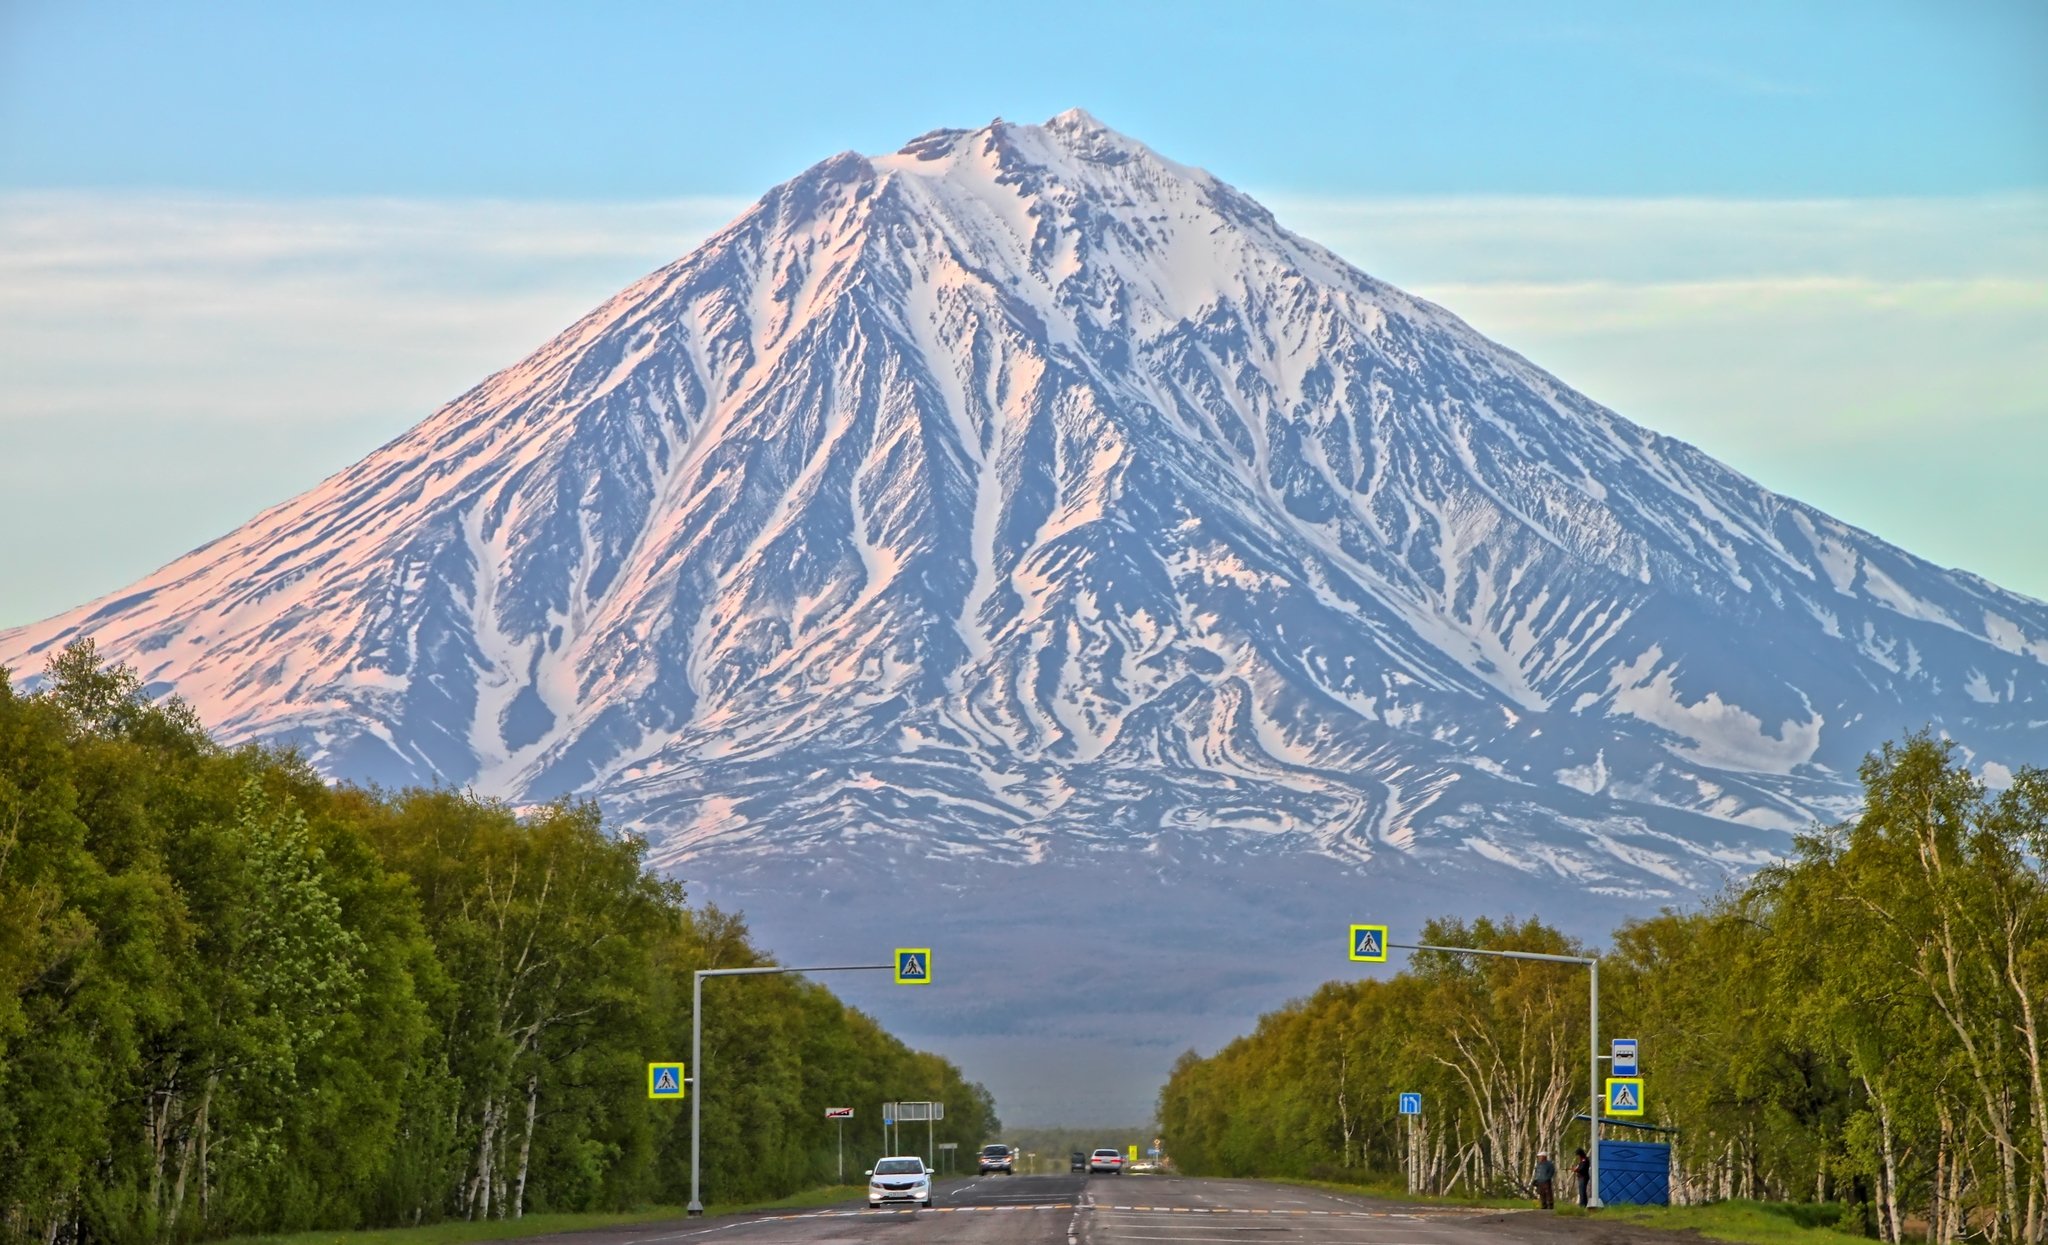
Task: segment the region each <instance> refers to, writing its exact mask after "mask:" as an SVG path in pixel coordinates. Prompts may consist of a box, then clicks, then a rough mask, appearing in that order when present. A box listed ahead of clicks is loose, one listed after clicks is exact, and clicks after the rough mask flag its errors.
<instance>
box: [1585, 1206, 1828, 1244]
mask: <svg viewBox="0 0 2048 1245" xmlns="http://www.w3.org/2000/svg"><path fill="white" fill-rule="evenodd" d="M1573 1209H1574V1210H1577V1209H1578V1208H1577V1207H1573ZM1840 1210H1841V1208H1840V1207H1836V1206H1816V1205H1812V1204H1808V1203H1802V1202H1744V1201H1727V1202H1714V1203H1711V1204H1709V1205H1706V1206H1609V1207H1606V1208H1605V1209H1603V1210H1601V1211H1600V1212H1599V1214H1600V1217H1601V1218H1603V1219H1620V1220H1624V1221H1626V1222H1628V1223H1639V1224H1641V1225H1643V1226H1644V1227H1646V1228H1666V1229H1669V1230H1672V1231H1684V1230H1686V1229H1688V1228H1690V1229H1692V1230H1693V1231H1696V1232H1698V1233H1699V1234H1700V1235H1701V1236H1706V1237H1712V1238H1713V1239H1715V1240H1717V1241H1736V1242H1740V1243H1741V1245H1851V1243H1852V1242H1854V1243H1855V1245H1865V1243H1866V1242H1867V1241H1868V1238H1867V1237H1865V1236H1864V1235H1863V1234H1862V1233H1860V1232H1844V1231H1842V1230H1841V1229H1840V1228H1837V1227H1835V1226H1833V1224H1832V1223H1831V1222H1829V1221H1830V1220H1831V1219H1832V1218H1833V1216H1835V1215H1837V1214H1839V1213H1840Z"/></svg>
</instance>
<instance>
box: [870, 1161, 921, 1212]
mask: <svg viewBox="0 0 2048 1245" xmlns="http://www.w3.org/2000/svg"><path fill="white" fill-rule="evenodd" d="M884 1202H909V1203H911V1204H913V1205H916V1206H930V1205H931V1204H932V1174H931V1173H930V1172H928V1171H926V1170H925V1167H924V1160H923V1159H921V1158H919V1157H917V1156H916V1155H914V1154H912V1155H907V1156H904V1155H898V1156H895V1157H892V1158H886V1159H883V1160H882V1161H881V1162H879V1163H876V1164H875V1169H874V1170H873V1171H871V1172H869V1173H868V1209H869V1210H874V1209H876V1208H878V1207H880V1206H881V1205H882V1204H883V1203H884Z"/></svg>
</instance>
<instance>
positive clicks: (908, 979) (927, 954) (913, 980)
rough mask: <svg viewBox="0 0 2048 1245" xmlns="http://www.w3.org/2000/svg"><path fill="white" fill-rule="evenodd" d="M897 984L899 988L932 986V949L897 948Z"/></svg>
mask: <svg viewBox="0 0 2048 1245" xmlns="http://www.w3.org/2000/svg"><path fill="white" fill-rule="evenodd" d="M896 984H897V985H899V986H928V985H930V984H932V949H931V948H930V947H898V948H896Z"/></svg>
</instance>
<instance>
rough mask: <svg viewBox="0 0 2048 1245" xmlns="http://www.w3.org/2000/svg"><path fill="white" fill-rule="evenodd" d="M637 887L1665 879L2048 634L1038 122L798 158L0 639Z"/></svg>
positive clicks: (1193, 178)
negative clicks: (548, 825)
mask: <svg viewBox="0 0 2048 1245" xmlns="http://www.w3.org/2000/svg"><path fill="white" fill-rule="evenodd" d="M80 637H90V638H92V639H94V640H95V641H96V642H97V643H98V645H99V646H100V650H101V652H102V653H104V654H105V655H106V656H108V657H110V658H112V659H114V660H117V661H120V662H122V663H126V664H129V665H131V666H133V667H134V668H135V669H136V670H138V671H139V672H141V674H142V677H143V678H144V679H145V680H146V682H147V685H148V686H149V687H150V688H151V689H174V690H176V691H177V692H178V693H179V694H180V695H181V696H183V697H185V698H186V699H187V700H188V701H189V702H190V703H191V705H192V706H193V708H194V710H195V711H196V712H197V713H198V714H199V716H200V718H201V719H202V720H203V721H205V722H206V723H207V724H208V725H209V726H210V727H211V728H213V729H215V730H217V731H219V732H220V733H221V735H222V737H223V738H224V739H225V740H227V741H230V742H241V741H251V740H254V741H263V742H267V743H275V744H288V745H291V746H294V747H296V748H298V749H300V750H301V751H302V752H303V754H304V755H305V757H306V758H307V759H308V760H309V761H310V763H311V764H312V765H313V766H314V767H315V768H316V769H317V770H318V771H319V772H321V773H323V774H327V775H330V776H337V777H345V778H350V779H355V780H363V781H375V782H378V783H382V784H386V785H391V786H403V785H407V784H418V783H427V784H449V785H455V786H468V787H472V788H474V789H475V790H478V791H480V792H484V793H487V794H490V795H493V796H498V797H503V798H506V799H509V800H513V801H522V802H544V801H548V800H552V799H554V798H556V797H559V796H563V795H578V796H591V797H595V798H597V799H599V800H600V801H601V802H602V803H603V805H604V807H605V809H606V811H607V815H608V816H610V817H612V818H614V819H615V820H616V821H617V822H618V823H619V824H621V825H623V826H626V827H630V828H632V829H633V830H635V831H637V832H640V833H642V834H644V835H646V836H647V838H648V840H649V842H650V844H651V851H650V859H651V860H652V861H654V862H656V863H657V864H660V865H663V866H676V865H679V864H680V863H681V862H683V861H685V860H690V859H711V858H725V859H734V858H760V859H786V858H789V857H790V856H792V855H802V856H804V857H805V858H807V859H811V860H818V859H826V858H830V857H832V856H833V855H835V854H838V855H849V854H856V853H857V852H860V851H866V852H867V853H868V854H869V855H872V854H873V850H874V849H880V850H882V851H884V852H887V853H890V854H894V855H898V856H901V857H905V858H916V859H920V860H924V861H943V862H960V861H970V860H971V861H980V862H990V863H1033V862H1045V861H1058V860H1068V861H1071V860H1073V859H1075V858H1077V857H1081V856H1083V855H1085V854H1087V853H1090V852H1094V851H1097V850H1098V849H1106V848H1113V849H1133V850H1137V849H1145V848H1153V847H1158V846H1160V845H1161V844H1166V843H1171V844H1174V845H1178V846H1179V847H1183V848H1187V847H1189V846H1190V845H1191V850H1192V851H1193V852H1195V853H1197V854H1200V855H1202V856H1205V857H1214V858H1219V859H1229V858H1232V857H1236V856H1242V855H1244V854H1246V853H1256V852H1259V851H1263V850H1267V849H1269V848H1276V847H1277V848H1280V849H1285V850H1291V851H1298V852H1303V853H1309V854H1312V855H1315V856H1319V857H1334V858H1336V859H1338V860H1341V861H1345V862H1351V863H1354V864H1355V863H1363V862H1367V861H1376V860H1377V861H1387V860H1409V859H1412V860H1416V861H1421V862H1435V865H1433V866H1432V867H1436V866H1449V867H1453V868H1460V869H1465V868H1470V869H1480V870H1483V871H1490V872H1491V873H1492V874H1495V875H1499V876H1503V877H1508V878H1537V879H1549V880H1550V881H1552V882H1555V883H1559V884H1566V885H1569V886H1571V887H1572V888H1573V889H1575V890H1578V891H1581V892H1587V893H1600V894H1609V895H1616V894H1627V895H1630V896H1634V897H1642V896H1651V897H1655V896H1675V895H1684V894H1689V893H1693V892H1694V891H1696V890H1698V889H1701V888H1707V887H1711V886H1713V885H1716V884H1718V882H1719V881H1720V879H1721V878H1722V877H1723V876H1724V874H1725V873H1726V872H1728V871H1729V870H1731V869H1744V868H1748V867H1752V866H1754V865H1756V864H1758V863H1761V862H1762V861H1764V860H1765V859H1767V858H1769V857H1770V856H1771V855H1772V854H1774V853H1776V852H1780V851H1783V850H1785V849H1786V847H1787V846H1788V844H1789V840H1788V839H1787V837H1786V836H1785V833H1784V832H1786V831H1789V830H1793V829H1797V828H1800V827H1803V826H1805V825H1808V824H1810V823H1811V822H1812V821H1813V820H1814V819H1816V818H1817V817H1818V818H1823V819H1826V818H1831V817H1832V816H1833V815H1835V814H1838V813H1840V812H1843V811H1845V810H1847V809H1848V808H1849V807H1851V806H1852V804H1853V801H1854V797H1855V781H1854V779H1855V771H1856V766H1857V764H1858V763H1859V761H1860V760H1861V758H1862V757H1863V756H1864V755H1865V754H1866V752H1868V751H1869V750H1870V749H1871V748H1873V747H1875V746H1876V745H1877V744H1878V743H1879V742H1880V741H1882V740H1884V739H1886V738H1892V737H1896V736H1897V735H1898V734H1899V733H1901V731H1903V730H1908V729H1918V728H1920V727H1922V726H1926V725H1932V726H1933V727H1934V728H1935V729H1937V730H1938V731H1940V732H1943V733H1945V734H1946V735H1947V736H1948V737H1950V738H1953V739H1955V740H1956V741H1958V742H1959V743H1960V744H1961V745H1962V747H1963V749H1964V752H1963V756H1964V758H1965V759H1966V760H1967V761H1968V762H1969V763H1970V764H1971V765H1973V766H1975V767H1976V769H1977V772H1978V773H1980V774H1982V775H1984V776H1986V777H1987V778H1989V779H1991V780H1992V781H1994V782H1997V781H2002V780H2003V778H2004V776H2005V775H2007V774H2008V773H2009V771H2010V770H2011V769H2012V768H2013V767H2014V766H2016V765H2018V764H2019V763H2021V762H2022V761H2024V760H2026V759H2028V756H2027V755H2026V754H2028V753H2029V752H2031V753H2033V754H2035V755H2038V753H2039V751H2040V740H2041V738H2042V734H2041V732H2042V728H2043V726H2044V724H2048V606H2044V605H2043V604H2042V603H2041V602H2038V601H2034V600H2031V599H2028V598H2025V597H2022V596H2019V595H2016V594H2014V593H2011V592H2006V591H2003V590H2001V589H1999V588H1997V587H1995V586H1994V585H1992V584H1989V583H1986V582H1984V581H1983V580H1981V579H1978V578H1976V577H1974V576H1971V575H1968V574H1965V573H1961V572H1956V571H1945V570H1942V569H1940V568H1937V567H1935V566H1932V565H1930V564H1928V563H1926V562H1924V561H1921V560H1920V559H1918V558H1915V557H1913V556H1911V555H1910V554H1907V553H1905V552H1903V551H1901V550H1899V549H1897V548H1894V547H1892V546H1890V545H1887V544H1885V543H1884V542H1883V541H1880V540H1878V539H1876V538H1874V537H1872V536H1870V535H1868V534H1866V533H1864V532H1861V531H1858V530H1856V529H1854V528H1852V527H1849V526H1847V525H1846V524H1843V523H1841V522H1838V521H1836V520H1834V519H1831V518H1829V517H1828V516H1826V515H1824V514H1821V513H1820V512H1818V511H1816V510H1814V509H1812V508H1811V507H1808V506H1804V505H1801V504H1799V503H1798V502H1795V501H1792V500H1790V499H1788V498H1784V497H1781V496H1778V495H1776V494H1774V493H1771V492H1770V491H1768V490H1766V489H1764V488H1761V487H1759V486H1758V485H1756V484H1755V483H1753V482H1751V481H1750V480H1748V479H1745V478H1744V477H1742V476H1741V475H1739V474H1737V473H1736V472H1734V471H1732V470H1730V469H1728V468H1727V467H1725V466H1723V465H1721V464H1720V463H1717V462H1715V461H1714V460H1712V459H1710V458H1708V457H1707V456H1706V455H1704V454H1702V453H1700V452H1699V451H1697V450H1695V449H1693V448H1692V447H1690V446H1687V445H1685V444H1682V443H1680V442H1677V441H1673V440H1671V439H1669V438H1666V437H1663V436H1659V435H1657V434H1656V433H1654V432H1650V431H1648V430H1646V429H1644V428H1641V427H1639V426H1637V425H1635V424H1632V423H1630V422H1629V421H1627V420H1625V419H1623V418H1621V417H1620V416H1618V415H1616V414H1614V413H1613V412H1611V411H1608V410H1606V409H1604V408H1603V407H1601V406H1599V405H1598V404H1596V403H1594V402H1593V401H1591V400H1589V399H1587V398H1585V397H1583V396H1581V395H1579V394H1578V393H1575V392H1574V391H1572V390H1571V389H1570V388H1568V387H1567V386H1566V385H1565V384H1564V383H1562V382H1561V381H1559V380H1557V379H1556V378H1554V377H1552V376H1549V375H1548V374H1546V373H1545V372H1543V371H1542V370H1541V369H1539V368H1537V367H1536V366H1534V365H1533V364H1531V363H1530V362H1528V361H1527V360H1525V359H1522V358H1521V357H1519V356H1517V355H1515V354H1514V353H1512V352H1511V351H1509V350H1507V349H1505V348H1503V347H1501V346H1500V345H1498V344H1496V343H1494V342H1491V341H1489V340H1487V339H1486V338H1484V337H1482V336H1480V335H1479V334H1478V333H1477V332H1475V331H1474V330H1473V329H1471V328H1470V327H1469V326H1467V325H1465V324H1464V323H1462V322H1461V321H1459V320H1458V319H1457V318H1456V317H1454V316H1453V315H1451V314H1450V313H1448V312H1446V311H1445V310H1443V309H1441V308H1439V307H1436V306H1433V305H1431V304H1429V303H1427V302H1424V301H1423V300H1421V299H1418V298H1415V297H1412V296H1410V295H1408V294H1405V293H1403V292H1401V291H1400V290H1398V289H1395V288H1393V287H1391V286H1388V285H1386V284H1384V283H1382V282H1379V281H1376V280H1374V279H1373V278H1371V277H1369V276H1367V275H1365V274H1364V273H1362V272H1360V271H1358V270H1357V269H1355V268H1353V267H1351V266H1350V265H1349V264H1347V263H1345V262H1344V261H1342V260H1340V259H1339V258H1337V256H1335V255H1334V254H1332V253H1331V252H1329V251H1328V250H1325V249H1324V248H1322V247H1320V246H1318V245H1316V244H1314V243H1312V242H1310V241H1308V240H1306V239H1303V238H1301V237H1299V236H1297V235H1295V234H1292V233H1290V232H1288V231H1287V230H1286V229H1284V228H1282V227H1281V226H1280V225H1279V224H1278V223H1277V222H1276V221H1275V220H1274V218H1273V216H1272V215H1271V213H1269V212H1268V211H1266V210H1265V209H1264V208H1262V207H1261V206H1260V205H1259V204H1258V203H1256V202H1254V201H1253V200H1251V199H1250V198H1248V197H1246V196H1245V195H1243V194H1242V193H1240V192H1238V191H1236V190H1234V189H1232V188H1231V187H1229V186H1228V185H1225V184H1224V183H1223V182H1221V181H1219V180H1217V179H1216V178H1214V177H1212V176H1210V175H1209V174H1207V173H1205V172H1202V171H1200V170H1197V169H1192V168H1187V167H1184V166H1182V165H1178V164H1175V163H1173V162H1172V161H1170V160H1167V159H1165V158H1163V157H1161V156H1159V155H1157V154H1155V153H1154V152H1152V151H1150V150H1148V149H1147V148H1146V147H1144V146H1143V145H1141V144H1139V143H1137V142H1134V141H1132V140H1130V139H1128V138H1125V137H1123V136H1121V135H1119V134H1117V133H1115V132H1113V131H1111V130H1109V129H1107V128H1105V127H1104V126H1103V125H1101V124H1100V123H1098V122H1097V121H1095V120H1094V119H1093V118H1091V117H1089V116H1088V115H1086V114H1085V113H1081V112H1078V111H1076V112H1069V113H1064V114H1062V115H1060V116H1058V117H1055V118H1053V119H1052V120H1050V121H1048V122H1046V123H1045V124H1044V125H1042V126H1029V125H1012V124H1008V123H1004V122H1001V121H998V122H996V123H994V124H991V125H989V126H987V127H985V128H982V129H978V130H972V131H968V130H940V131H934V132H933V133H930V134H927V135H925V136H923V137H921V138H918V139H916V140H914V141H912V142H911V143H910V144H908V145H907V146H905V147H904V148H903V149H902V150H901V151H898V152H896V153H893V154H890V155H885V156H875V157H867V156H860V155H855V154H852V153H846V154H842V155H838V156H835V157H833V158H831V159H829V160H826V161H824V162H822V163H820V164H818V165H817V166H815V167H813V168H811V169H810V170H808V171H806V172H804V173H803V174H802V175H800V176H798V177H796V178H795V179H793V180H791V181H789V182H787V183H784V184H783V185H781V186H778V187H776V188H775V189H774V190H772V191H770V192H769V193H768V194H767V195H766V196H765V197H763V198H762V199H761V200H760V202H758V203H757V204H755V205H754V206H753V207H752V208H750V209H749V210H748V211H746V212H745V213H744V214H742V215H741V216H740V217H739V218H738V219H737V220H735V221H734V222H733V223H732V224H731V225H729V226H728V227H726V228H725V229H724V230H723V231H721V232H720V233H718V234H717V235H716V236H714V237H713V238H711V239H710V240H709V241H707V242H706V243H704V244H703V245H702V246H701V247H699V248H698V249H697V250H696V251H694V252H692V253H691V254H690V255H688V256H686V257H684V258H682V259H680V260H678V261H676V262H675V263H673V264H671V265H669V266H668V267H666V268H663V269H661V270H660V271H658V272H656V273H654V274H652V275H651V276H649V277H647V278H645V279H644V280H642V281H640V282H638V283H636V284H634V285H633V286H631V287H629V288H628V289H626V290H624V291H623V292H621V293H620V294H618V295H617V296H616V297H614V298H613V299H611V300H610V301H608V302H606V303H605V304H604V305H603V306H601V307H599V308H598V309H597V310H595V311H593V312H591V313H590V314H589V315H587V316H585V317H584V318H583V319H582V320H580V321H578V322H577V323H576V324H574V325H573V326H571V327H570V328H569V329H568V330H566V331H565V332H563V333H562V334H561V335H560V336H558V337H557V338H555V339H554V340H553V341H551V342H549V343H547V344H546V345H545V346H543V347H542V348H541V349H540V350H539V351H538V352H536V353H535V354H533V355H532V356H531V357H529V358H528V359H526V360H525V361H523V362H521V363H519V364H517V365H515V366H513V367H511V368H508V369H507V370H505V371H503V372H500V373H498V374H497V375H495V376H492V377H490V378H489V379H487V380H485V381H484V382H483V383H482V384H480V385H478V386H477V387H476V388H475V389H473V390H471V391H470V392H468V393H466V394H464V395H462V396H461V397H459V398H457V399H456V400H455V401H453V402H451V403H450V404H448V405H447V406H446V407H444V408H443V409H442V410H440V411H438V412H436V413H435V414H434V415H432V416H431V417H430V418H428V419H427V420H426V421H425V422H424V423H422V424H420V425H419V426H417V427H416V428H414V429H413V430H412V431H410V432H408V433H406V434H405V435H403V436H401V437H399V438H398V439H397V440H395V441H393V442H391V443H390V444H389V445H386V446H384V447H383V448H382V449H380V450H378V451H377V452H375V453H374V454H372V455H370V456H369V457H368V458H366V459H364V460H363V461H362V462H360V463H358V464H356V465H355V466H353V467H350V468H349V469H347V470H346V471H343V472H341V473H340V474H339V475H336V476H334V477H333V478H332V479H330V480H328V481H327V482H325V483H324V484H322V485H321V486H320V487H318V488H316V489H314V490H313V491H311V492H308V493H306V494H304V495H302V496H300V497H297V498H294V499H293V500H291V501H288V502H286V503H284V504H282V505H279V506H277V507H275V508H273V509H271V510H269V511H267V512H265V513H263V514H262V515H259V516H258V517H257V518H255V519H254V520H252V521H251V522H250V523H249V524H247V525H246V526H244V527H242V528H240V529H239V530H237V531H235V532H232V533H230V534H228V535H227V536H225V537H223V538H221V539H220V540H218V541H215V542H213V543H212V544H209V545H207V546H205V547H203V548H201V549H198V550H195V551H194V552H192V553H190V554H188V555H186V556H185V557H183V558H180V559H179V560H177V561H176V562H174V563H172V564H171V565H169V566H167V567H165V568H164V569H163V570H161V571H159V572H157V573H156V574H154V575H152V576H150V577H149V578H148V579H146V580H144V581H142V582H141V583H139V584H136V585H134V586H133V587H131V588H129V589H127V590H124V591H122V592H119V593H116V594H114V595H112V596H110V597H108V598H106V599H103V600H100V601H96V602H93V603H91V604H89V605H86V606H82V607H80V608H79V609H77V610H74V611H71V612H70V613H67V614H64V615H61V616H59V617H56V618H53V619H50V620H48V621H45V622H42V623H38V624H35V625H32V626H28V627H23V628H19V629H16V630H13V631H10V632H7V633H4V634H0V664H4V665H6V666H9V667H11V668H12V669H13V670H14V671H15V674H16V677H17V679H18V680H21V681H23V685H24V686H36V685H38V684H37V680H38V679H39V678H40V677H41V676H42V672H43V669H44V664H45V663H46V662H47V661H48V660H49V659H50V658H51V656H52V655H53V654H55V653H57V652H58V651H59V650H60V649H61V648H62V647H63V646H64V645H66V644H68V643H70V642H71V641H73V640H75V639H77V638H80Z"/></svg>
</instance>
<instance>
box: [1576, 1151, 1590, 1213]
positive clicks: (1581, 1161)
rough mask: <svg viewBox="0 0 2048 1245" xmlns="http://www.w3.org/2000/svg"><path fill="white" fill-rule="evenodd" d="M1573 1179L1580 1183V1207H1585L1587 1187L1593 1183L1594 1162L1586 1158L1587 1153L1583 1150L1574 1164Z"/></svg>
mask: <svg viewBox="0 0 2048 1245" xmlns="http://www.w3.org/2000/svg"><path fill="white" fill-rule="evenodd" d="M1572 1179H1574V1180H1576V1181H1578V1182H1579V1205H1581V1206H1584V1205H1585V1204H1586V1193H1587V1186H1589V1185H1591V1184H1592V1183H1593V1163H1592V1160H1590V1159H1588V1158H1587V1157H1586V1152H1585V1150H1583V1149H1581V1150H1580V1151H1579V1157H1578V1158H1577V1159H1576V1160H1574V1161H1573V1163H1572Z"/></svg>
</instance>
